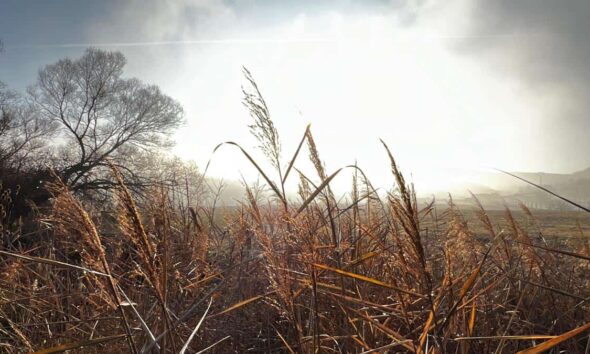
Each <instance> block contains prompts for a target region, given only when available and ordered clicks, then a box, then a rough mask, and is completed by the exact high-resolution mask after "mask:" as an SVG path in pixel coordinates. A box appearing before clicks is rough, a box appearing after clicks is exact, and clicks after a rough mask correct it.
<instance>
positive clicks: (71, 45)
mask: <svg viewBox="0 0 590 354" xmlns="http://www.w3.org/2000/svg"><path fill="white" fill-rule="evenodd" d="M328 42H334V40H329V39H325V38H304V39H198V40H179V41H156V42H109V43H61V44H23V45H13V46H6V47H5V48H13V49H30V48H86V47H150V46H170V45H186V44H189V45H190V44H260V43H262V44H264V43H269V44H282V43H328Z"/></svg>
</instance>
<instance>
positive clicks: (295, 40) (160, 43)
mask: <svg viewBox="0 0 590 354" xmlns="http://www.w3.org/2000/svg"><path fill="white" fill-rule="evenodd" d="M531 35H532V34H527V35H522V34H521V35H515V34H491V35H479V36H469V35H448V34H419V35H396V36H393V38H380V40H381V41H383V42H388V41H389V40H391V39H398V40H399V39H402V40H418V41H420V40H461V39H472V38H504V37H530V36H531ZM368 39H370V38H364V40H368ZM355 41H360V42H363V39H359V38H354V37H348V38H342V37H341V38H321V37H320V38H292V39H285V38H229V39H196V40H173V41H146V42H106V43H100V42H99V43H54V44H20V45H11V46H7V45H5V46H4V48H5V49H9V48H10V49H36V48H86V47H150V46H174V45H201V44H202V45H206V44H297V43H338V42H340V43H341V42H355Z"/></svg>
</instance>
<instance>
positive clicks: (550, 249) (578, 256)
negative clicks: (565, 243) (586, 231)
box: [516, 241, 590, 261]
mask: <svg viewBox="0 0 590 354" xmlns="http://www.w3.org/2000/svg"><path fill="white" fill-rule="evenodd" d="M516 242H518V243H520V244H523V245H525V246H530V247H535V248H540V249H542V250H545V251H547V252H553V253H559V254H563V255H565V256H571V257H575V258H579V259H584V260H587V261H590V257H588V256H585V255H583V254H579V253H574V252H569V251H562V250H556V249H555V248H549V247H543V246H539V245H533V244H531V243H525V242H520V241H516Z"/></svg>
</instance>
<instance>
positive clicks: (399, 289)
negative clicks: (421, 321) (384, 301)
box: [312, 263, 426, 299]
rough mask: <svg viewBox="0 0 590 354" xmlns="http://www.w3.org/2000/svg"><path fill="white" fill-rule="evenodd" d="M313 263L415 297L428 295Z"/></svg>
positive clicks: (315, 265) (422, 297) (423, 297)
mask: <svg viewBox="0 0 590 354" xmlns="http://www.w3.org/2000/svg"><path fill="white" fill-rule="evenodd" d="M312 265H313V266H314V267H316V268H320V269H324V270H329V271H331V272H334V273H338V274H341V275H344V276H347V277H349V278H354V279H358V280H362V281H366V282H368V283H371V284H375V285H378V286H382V287H384V288H388V289H392V290H395V291H398V292H400V293H404V294H407V295H412V296H415V297H419V298H421V299H425V298H426V296H424V295H422V294H418V293H416V292H413V291H409V290H405V289H401V288H398V287H397V286H393V285H391V284H387V283H384V282H382V281H381V280H377V279H373V278H369V277H367V276H364V275H360V274H356V273H351V272H347V271H345V270H342V269H338V268H333V267H330V266H327V265H324V264H318V263H313V264H312Z"/></svg>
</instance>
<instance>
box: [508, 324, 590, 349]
mask: <svg viewBox="0 0 590 354" xmlns="http://www.w3.org/2000/svg"><path fill="white" fill-rule="evenodd" d="M589 329H590V323H587V324H585V325H583V326H580V327H578V328H576V329H573V330H571V331H569V332H566V333H564V334H561V335H559V336H557V337H555V338H553V339H550V340H548V341H546V342H544V343H541V344H539V345H536V346H534V347H531V348H528V349H525V350H521V351H519V352H518V354H537V353H542V352H544V351H546V350H549V349H551V348H553V347H555V346H556V345H558V344H560V343H563V342H565V341H566V340H568V339H571V338H573V337H575V336H577V335H578V334H580V333H583V332H585V331H587V330H589Z"/></svg>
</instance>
